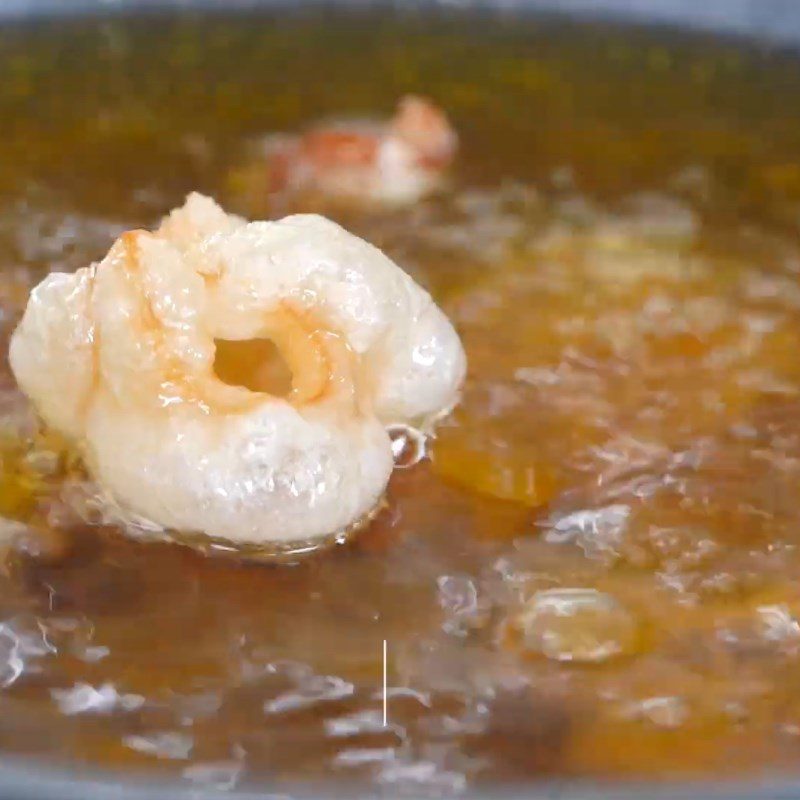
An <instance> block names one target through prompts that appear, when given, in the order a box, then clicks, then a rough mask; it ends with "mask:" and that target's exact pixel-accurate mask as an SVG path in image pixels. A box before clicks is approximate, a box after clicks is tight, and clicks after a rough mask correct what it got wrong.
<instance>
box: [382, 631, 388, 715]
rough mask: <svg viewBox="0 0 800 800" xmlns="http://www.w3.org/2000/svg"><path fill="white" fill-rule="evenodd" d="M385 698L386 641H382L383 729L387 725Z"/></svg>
mask: <svg viewBox="0 0 800 800" xmlns="http://www.w3.org/2000/svg"><path fill="white" fill-rule="evenodd" d="M386 711H387V698H386V639H384V640H383V727H384V728H385V727H386V726H387V725H388V724H389V723H388V717H387V713H386Z"/></svg>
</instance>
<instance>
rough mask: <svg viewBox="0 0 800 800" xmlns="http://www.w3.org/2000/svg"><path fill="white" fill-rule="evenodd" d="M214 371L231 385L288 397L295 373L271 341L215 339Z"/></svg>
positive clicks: (274, 395) (224, 381)
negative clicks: (293, 373)
mask: <svg viewBox="0 0 800 800" xmlns="http://www.w3.org/2000/svg"><path fill="white" fill-rule="evenodd" d="M214 344H215V345H216V347H217V354H216V357H215V358H214V372H215V373H216V375H217V377H218V378H219V379H220V380H221V381H222V382H223V383H227V384H228V385H230V386H243V387H244V388H245V389H249V390H250V391H251V392H264V393H266V394H270V395H272V396H273V397H286V396H287V395H288V394H289V392H291V390H292V371H291V370H290V369H289V365H288V364H287V363H286V361H285V360H284V358H283V356H282V355H281V353H280V351H279V350H278V348H277V346H276V345H275V343H274V342H273V341H271V340H270V339H247V340H244V341H232V340H230V339H215V340H214Z"/></svg>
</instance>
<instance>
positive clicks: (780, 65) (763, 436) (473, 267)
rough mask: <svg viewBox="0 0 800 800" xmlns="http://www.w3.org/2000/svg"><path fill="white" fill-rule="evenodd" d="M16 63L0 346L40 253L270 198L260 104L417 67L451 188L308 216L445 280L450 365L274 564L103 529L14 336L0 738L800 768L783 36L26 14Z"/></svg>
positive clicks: (244, 780) (77, 256)
mask: <svg viewBox="0 0 800 800" xmlns="http://www.w3.org/2000/svg"><path fill="white" fill-rule="evenodd" d="M365 65H369V66H368V68H365ZM0 75H1V76H2V80H1V81H0V120H2V122H0V152H1V153H2V157H0V330H1V331H2V351H3V352H5V350H6V343H7V337H8V334H9V332H10V330H11V329H12V328H13V325H14V324H15V322H16V320H17V319H18V317H19V315H20V313H21V311H22V309H23V308H24V303H25V300H26V297H27V293H28V291H29V290H30V288H31V287H32V286H33V285H35V283H36V282H38V281H39V280H40V279H41V277H42V276H43V275H44V274H45V273H46V272H48V271H51V270H71V269H74V268H76V267H79V266H83V265H85V264H86V263H88V262H90V261H92V260H94V259H97V258H99V257H100V256H102V254H103V253H104V252H105V251H106V250H107V248H108V246H109V245H110V243H111V241H112V240H113V238H114V236H116V235H117V234H118V233H119V232H120V231H122V230H124V229H127V228H131V227H138V226H143V225H151V224H153V223H154V222H155V221H156V220H157V219H158V218H159V217H160V216H161V215H162V214H163V213H164V212H165V211H167V210H168V209H170V208H172V207H174V206H175V205H177V204H179V203H180V202H181V200H182V198H183V195H184V194H185V193H186V192H188V191H190V190H193V189H198V190H200V191H203V192H205V193H208V194H210V195H213V196H216V197H218V198H219V199H220V200H221V201H222V202H223V203H224V204H226V206H227V207H228V208H229V209H230V210H235V211H241V212H244V213H247V214H259V213H263V211H264V210H263V209H260V208H259V207H258V202H257V199H256V202H255V203H254V200H253V198H252V197H249V196H244V195H240V194H239V193H238V191H237V188H236V187H237V183H236V181H235V180H233V181H232V180H231V175H233V174H235V173H236V172H237V170H239V169H240V168H241V165H242V163H243V162H245V161H246V159H247V154H248V153H249V152H250V150H249V148H250V144H251V141H252V138H253V137H254V136H258V135H259V134H264V133H267V132H271V131H276V130H292V129H296V128H298V127H299V126H302V125H303V124H306V123H309V122H312V121H314V120H317V119H319V118H320V117H324V116H326V115H329V114H345V115H346V114H360V113H363V112H372V113H376V114H386V113H388V112H389V111H390V109H391V108H392V107H393V105H394V102H395V100H396V99H397V97H398V96H399V95H400V94H402V93H404V92H408V91H416V92H423V93H425V94H428V95H430V96H432V97H433V98H435V100H436V101H437V102H439V103H440V104H441V105H442V106H444V107H445V108H446V109H447V111H448V112H449V113H450V115H451V116H452V119H453V121H454V124H455V126H456V127H457V129H458V130H459V132H460V134H461V142H462V149H461V154H460V158H459V165H458V168H457V170H456V171H455V175H454V178H453V185H452V187H451V189H450V190H449V191H448V192H446V193H445V194H443V195H442V196H440V197H436V198H433V199H430V200H427V201H424V202H422V203H420V204H419V205H417V206H416V207H414V208H412V209H406V210H398V211H392V212H377V211H371V212H370V211H362V212H358V211H353V210H352V209H351V210H347V211H344V210H337V209H335V208H333V209H323V210H325V211H326V213H330V214H332V215H334V216H337V217H338V218H339V220H340V221H342V222H343V223H344V224H346V225H347V226H349V227H350V228H351V229H353V230H354V231H355V232H357V233H359V234H361V235H363V236H365V237H366V238H368V239H369V240H370V241H372V242H374V243H375V244H377V245H378V246H381V247H383V248H385V249H386V250H387V252H388V253H389V254H390V255H391V256H393V257H394V258H395V259H396V260H397V261H398V262H399V263H400V264H401V265H402V266H403V267H404V268H406V269H407V270H408V271H409V272H411V273H412V274H413V275H414V276H415V277H416V278H417V279H418V280H420V281H421V282H423V283H424V284H425V285H426V286H428V287H429V288H430V289H431V291H432V292H433V293H434V295H435V296H436V298H437V300H438V301H439V302H440V303H441V304H442V305H443V307H444V308H445V310H446V311H447V312H448V314H449V315H450V316H451V318H452V319H453V320H454V322H455V323H456V324H457V326H458V327H459V330H460V332H461V333H462V336H463V339H464V342H465V345H466V347H467V351H468V356H469V360H470V375H469V379H468V383H467V386H466V389H465V394H464V401H463V403H462V405H461V406H460V408H459V409H458V410H457V411H456V413H455V414H454V415H453V417H452V418H451V420H449V421H448V422H447V423H446V424H445V425H444V426H443V428H442V429H441V430H440V432H439V435H438V437H437V439H436V440H435V441H433V442H431V443H430V444H429V448H428V457H427V458H426V459H425V460H423V461H422V462H421V463H419V464H417V465H416V466H414V467H412V468H410V469H407V470H403V471H398V472H396V473H395V476H394V478H393V480H392V484H391V486H390V492H389V498H388V507H387V509H386V510H385V511H384V512H383V513H382V514H381V516H380V517H379V518H378V519H377V520H376V521H375V522H374V523H373V524H372V525H371V527H370V528H369V529H368V530H367V531H365V532H364V533H363V534H362V535H361V536H360V537H359V538H358V540H357V541H356V542H355V543H353V544H351V545H349V546H347V547H341V548H338V549H334V550H333V551H330V552H328V553H326V554H322V555H321V556H320V557H319V558H316V559H313V560H309V561H305V562H303V563H301V564H299V565H296V566H280V567H264V566H255V565H242V564H237V563H235V562H232V561H230V560H225V559H222V558H204V557H202V556H200V555H198V554H196V553H193V552H191V551H189V550H185V549H181V548H179V547H174V546H167V545H159V544H137V543H135V542H132V541H130V540H128V539H126V538H123V537H122V536H120V535H119V533H118V531H115V529H114V525H113V521H110V520H107V519H103V518H102V515H100V514H99V513H98V510H97V508H96V504H95V503H94V488H93V487H92V486H91V484H90V483H88V482H87V481H86V480H85V478H83V477H82V476H81V474H80V471H79V468H77V467H76V465H74V464H72V463H71V462H70V459H69V457H68V455H65V454H64V453H63V452H62V450H61V448H60V447H59V445H58V443H56V442H54V441H52V438H51V437H49V436H46V435H44V434H42V433H39V432H37V430H36V422H35V419H34V417H33V415H32V412H31V410H30V408H29V406H28V405H27V403H26V401H25V400H24V398H22V397H21V395H20V394H19V393H18V392H17V390H16V389H15V387H14V382H13V379H12V377H11V376H10V374H9V372H8V369H7V367H6V366H5V365H4V366H3V368H2V371H1V372H0V446H1V448H2V462H0V465H1V466H2V472H1V473H0V514H2V515H3V519H2V524H1V525H0V534H2V535H3V537H4V539H7V540H8V541H11V540H12V539H13V540H14V541H15V542H16V543H17V544H16V545H15V546H14V547H11V546H9V548H8V553H7V556H6V558H5V562H4V563H5V567H4V569H3V571H2V574H0V748H2V749H3V750H4V751H6V752H8V753H12V752H13V753H20V754H26V755H38V756H41V757H44V758H47V759H49V760H51V761H64V762H66V761H69V762H71V763H72V764H73V765H75V764H78V765H80V764H86V765H101V766H104V767H106V768H112V769H121V770H125V771H130V770H134V769H135V770H141V771H143V772H145V773H148V772H149V773H152V772H159V773H167V774H172V775H176V776H180V777H182V778H183V779H185V780H187V781H191V782H194V783H198V784H203V785H215V786H223V787H225V786H234V785H239V786H256V785H262V784H264V783H265V782H268V783H270V784H271V785H278V786H284V787H286V786H290V785H291V783H292V782H293V781H295V780H300V779H302V780H308V779H323V780H325V781H338V780H342V781H350V780H356V781H361V782H364V783H368V784H370V785H372V786H375V787H380V788H383V789H385V790H387V791H404V792H408V793H409V794H411V795H413V796H422V795H428V794H437V795H438V794H442V793H445V794H446V793H458V792H460V791H462V790H464V789H465V788H466V787H468V786H471V785H476V784H480V783H481V782H484V781H497V780H520V779H523V780H532V779H539V778H543V777H548V776H549V777H552V776H558V777H604V778H608V777H657V778H680V777H686V776H701V777H702V776H713V777H719V776H720V775H723V774H724V775H726V776H736V775H737V774H747V773H750V774H754V773H760V772H763V770H765V769H770V770H776V771H791V770H796V764H797V761H798V757H800V677H798V676H800V670H798V666H800V582H798V575H800V553H798V543H800V507H798V503H797V497H798V493H799V491H800V358H798V340H799V338H798V337H799V336H800V240H798V233H800V229H799V228H798V226H800V168H799V167H798V165H797V161H796V157H797V153H798V152H800V80H799V79H800V71H799V70H798V62H796V61H794V60H793V59H792V58H790V57H789V56H787V55H782V54H776V53H769V52H764V51H757V50H752V49H743V48H742V47H740V46H739V45H736V44H735V43H729V42H718V41H714V40H712V39H706V38H696V39H680V38H674V37H672V36H668V35H665V34H658V35H656V34H653V33H648V32H646V31H644V32H642V31H630V30H623V29H619V28H610V27H600V26H595V27H579V26H571V25H560V24H559V25H557V24H554V23H551V22H547V23H543V22H537V21H535V20H512V19H506V20H502V19H491V18H484V19H475V18H471V17H468V16H466V15H465V16H463V17H461V16H459V17H456V18H455V19H450V20H449V21H445V20H443V19H440V18H437V17H433V18H422V17H416V16H414V15H408V16H386V15H380V16H377V15H375V16H373V15H366V14H362V15H358V16H354V17H338V16H331V15H330V14H325V15H317V16H314V15H311V14H299V13H293V14H288V15H287V16H285V17H284V18H282V19H281V20H280V21H277V20H275V19H270V18H268V17H246V18H227V17H224V16H218V17H213V18H210V19H206V20H202V19H200V18H196V17H192V16H188V15H185V16H180V17H167V16H154V17H151V18H146V19H138V20H136V19H126V18H123V17H117V18H114V19H107V20H103V21H99V22H98V21H94V22H93V21H77V22H73V23H69V24H63V23H62V24H58V25H49V24H44V23H42V24H40V25H38V26H36V27H34V26H31V27H30V28H25V27H19V28H7V29H3V30H0ZM303 210H317V209H308V208H304V209H303ZM384 639H385V640H387V642H388V656H389V661H388V686H389V691H388V725H387V726H384V725H383V719H382V698H381V693H380V685H381V669H382V662H381V651H382V642H383V640H384Z"/></svg>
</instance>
